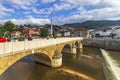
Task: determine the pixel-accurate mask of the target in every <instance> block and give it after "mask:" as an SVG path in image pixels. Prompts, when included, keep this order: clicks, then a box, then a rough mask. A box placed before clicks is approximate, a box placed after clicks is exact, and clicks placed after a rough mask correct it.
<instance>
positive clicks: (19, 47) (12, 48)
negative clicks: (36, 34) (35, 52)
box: [0, 37, 82, 55]
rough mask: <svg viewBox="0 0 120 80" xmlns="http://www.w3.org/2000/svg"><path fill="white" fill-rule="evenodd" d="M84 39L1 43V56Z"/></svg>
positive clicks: (51, 39)
mask: <svg viewBox="0 0 120 80" xmlns="http://www.w3.org/2000/svg"><path fill="white" fill-rule="evenodd" d="M80 39H82V38H80V37H79V38H56V39H54V38H50V39H34V40H32V41H17V42H6V43H0V55H5V54H11V53H13V52H17V51H25V50H30V49H31V50H32V49H35V48H42V47H46V46H50V45H55V44H60V43H64V42H69V41H73V40H80Z"/></svg>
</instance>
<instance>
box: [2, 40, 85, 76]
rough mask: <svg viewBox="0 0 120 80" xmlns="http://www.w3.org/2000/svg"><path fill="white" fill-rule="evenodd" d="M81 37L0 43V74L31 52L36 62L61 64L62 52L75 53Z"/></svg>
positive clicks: (80, 43) (49, 64) (56, 65)
mask: <svg viewBox="0 0 120 80" xmlns="http://www.w3.org/2000/svg"><path fill="white" fill-rule="evenodd" d="M82 41H83V39H82V38H57V39H53V38H51V39H48V40H47V39H35V40H32V41H19V42H7V43H0V75H1V74H2V73H3V72H5V71H6V70H7V69H8V68H9V67H10V66H11V65H13V64H14V63H15V62H17V61H18V60H20V59H22V58H24V57H26V56H28V55H31V54H33V55H34V56H35V60H36V61H37V62H40V63H43V64H45V65H48V66H51V67H60V66H61V65H62V52H66V53H71V54H77V49H80V48H82Z"/></svg>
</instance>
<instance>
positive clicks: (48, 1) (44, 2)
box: [41, 0, 56, 4]
mask: <svg viewBox="0 0 120 80" xmlns="http://www.w3.org/2000/svg"><path fill="white" fill-rule="evenodd" d="M55 1H56V0H41V2H42V3H43V4H46V3H52V2H55Z"/></svg>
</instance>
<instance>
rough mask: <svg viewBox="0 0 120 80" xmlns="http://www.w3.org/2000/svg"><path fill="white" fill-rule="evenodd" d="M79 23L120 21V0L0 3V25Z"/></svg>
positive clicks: (17, 0)
mask: <svg viewBox="0 0 120 80" xmlns="http://www.w3.org/2000/svg"><path fill="white" fill-rule="evenodd" d="M50 19H52V20H53V23H54V24H58V25H62V24H66V23H80V22H83V21H86V20H120V0H93V1H92V0H0V23H1V24H3V23H4V22H5V21H8V20H11V21H12V22H13V23H15V24H17V25H20V24H35V25H44V24H49V23H50Z"/></svg>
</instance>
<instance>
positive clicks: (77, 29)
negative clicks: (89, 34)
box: [74, 28, 87, 31]
mask: <svg viewBox="0 0 120 80" xmlns="http://www.w3.org/2000/svg"><path fill="white" fill-rule="evenodd" d="M86 30H87V29H86V28H75V29H74V31H86Z"/></svg>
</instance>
